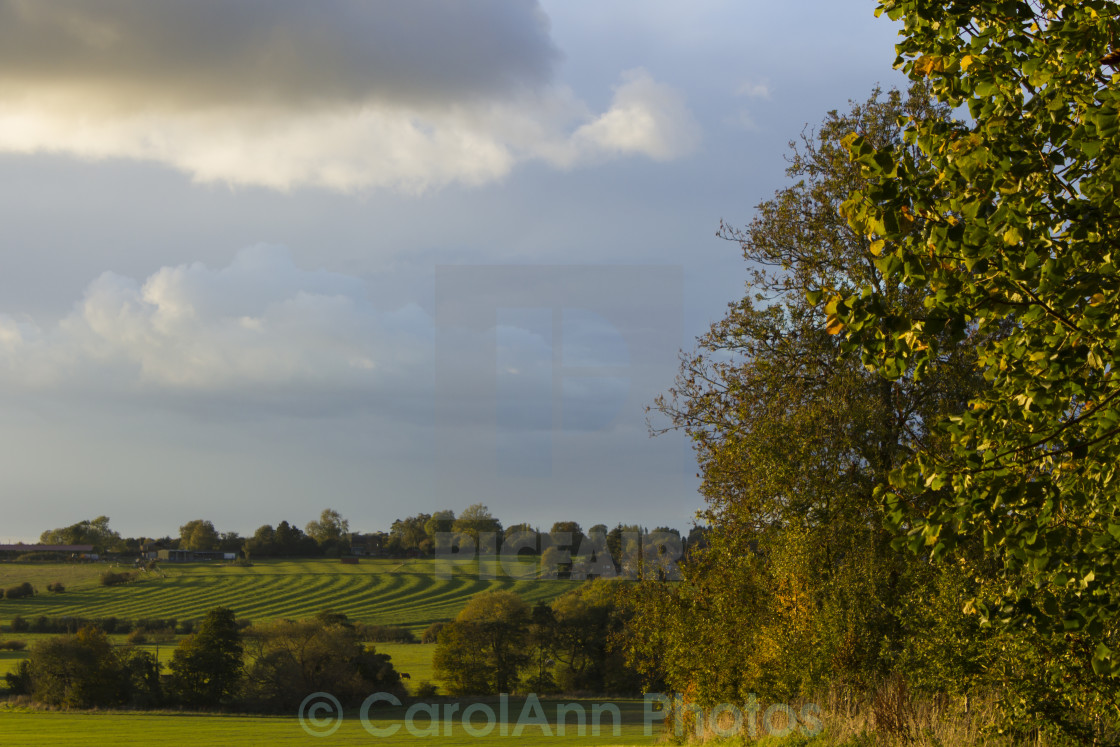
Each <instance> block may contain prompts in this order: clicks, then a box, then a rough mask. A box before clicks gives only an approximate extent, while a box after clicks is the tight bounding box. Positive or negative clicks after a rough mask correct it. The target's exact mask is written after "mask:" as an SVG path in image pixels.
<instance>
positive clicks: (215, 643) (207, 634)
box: [171, 607, 244, 706]
mask: <svg viewBox="0 0 1120 747" xmlns="http://www.w3.org/2000/svg"><path fill="white" fill-rule="evenodd" d="M243 651H244V646H243V644H242V641H241V631H240V629H239V628H238V626H237V621H236V619H235V617H234V613H233V610H231V609H229V608H228V607H215V608H214V609H212V610H210V611H209V612H207V613H206V617H205V618H203V620H202V622H201V623H200V624H199V626H198V631H197V632H196V633H194V634H193V635H190V636H188V637H186V638H184V639H183V640H182V641H181V642H180V643H179V646H178V647H177V648H176V649H175V653H174V655H173V656H172V659H171V672H172V682H173V685H174V689H175V692H176V694H177V695H178V696H179V698H180V699H181V700H182V701H183V702H184V703H186V704H187V705H191V706H216V705H223V704H225V703H229V702H231V701H232V700H234V699H235V698H236V696H237V694H238V692H239V688H240V686H241V678H242V675H243V673H244V662H243V661H242V654H243Z"/></svg>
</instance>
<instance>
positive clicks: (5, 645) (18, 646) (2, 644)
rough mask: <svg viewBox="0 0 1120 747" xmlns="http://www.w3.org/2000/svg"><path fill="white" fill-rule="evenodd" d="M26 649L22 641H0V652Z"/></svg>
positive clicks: (25, 644)
mask: <svg viewBox="0 0 1120 747" xmlns="http://www.w3.org/2000/svg"><path fill="white" fill-rule="evenodd" d="M25 648H27V643H26V642H24V641H0V651H23V650H24V649H25Z"/></svg>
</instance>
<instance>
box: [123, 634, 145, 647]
mask: <svg viewBox="0 0 1120 747" xmlns="http://www.w3.org/2000/svg"><path fill="white" fill-rule="evenodd" d="M126 640H127V641H128V644H129V645H130V646H139V645H140V644H142V643H147V642H148V636H146V635H144V633H143V632H141V631H139V630H134V631H132V632H131V633H129V634H128V638H127V639H126Z"/></svg>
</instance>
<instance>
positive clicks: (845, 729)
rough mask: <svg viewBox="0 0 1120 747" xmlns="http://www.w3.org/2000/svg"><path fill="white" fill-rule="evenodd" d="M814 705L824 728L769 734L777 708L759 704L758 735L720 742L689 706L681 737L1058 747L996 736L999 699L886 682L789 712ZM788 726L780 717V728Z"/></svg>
mask: <svg viewBox="0 0 1120 747" xmlns="http://www.w3.org/2000/svg"><path fill="white" fill-rule="evenodd" d="M811 704H815V705H817V706H819V709H820V710H819V715H818V716H817V718H819V723H817V724H813V723H812V722H810V723H808V725H806V722H804V721H803V722H801V723H799V724H798V728H797V729H796V730H794V731H793V733H791V734H789V735H786V736H775V735H767V734H766V729H765V726H764V722H763V713H764V712H765V711H766V709H767V708H768V707H769V706H770V705H772V704H771V703H767V702H761V703H759V706H758V709H757V710H756V720H755V724H754V729H753V734H752V733H751V729H750V726H749V723H744V724H743V726H742V727H741V729H740V731H739V736H736V737H730V738H729V737H727V736H723V737H721V736H720V735H718V734H717V733H716V732H715V730H713V729H712V728H710V725H708V726H707V727H706V728H704V729H703V734H702V735H701V736H699V737H697V736H696V735H695V731H693V729H694V728H695V724H696V721H695V720H694V719H691V718H689V711H688V707H687V706H686V707H685V709H683V710H682V714H683V718H684V723H685V724H686V726H685V727H684V728H683V729H682V730H681V732H682V736H683V737H684V739H685V742H686V743H707V744H710V745H713V747H714V746H715V745H720V746H721V747H722V746H724V745H726V746H727V747H731V746H732V745H743V746H744V747H745V746H746V745H751V747H756V746H757V747H794V746H795V745H796V746H798V747H800V746H801V745H804V746H805V747H980V746H981V745H983V746H984V747H1018V746H1020V745H1024V744H1027V745H1031V747H1052V746H1053V744H1055V743H1051V742H1049V741H1047V740H1043V739H1041V738H1038V737H1034V738H1031V739H1030V740H1029V741H1027V742H1024V740H1023V739H1022V737H1019V738H1012V737H1000V736H998V735H997V734H996V733H995V732H994V726H995V724H996V722H997V717H998V713H997V708H996V701H995V698H994V697H979V698H972V699H971V700H970V701H967V702H966V701H965V699H964V698H959V697H958V698H951V697H948V696H927V695H915V694H913V693H912V692H910V690H909V689H908V688H907V686H906V683H905V681H903V680H902V679H901V678H892V679H890V680H888V681H886V682H884V683H883V684H882V686H881V687H880V688H879V689H878V690H877V691H876V692H875V693H873V694H872V695H871V696H867V695H866V694H864V695H856V694H853V693H851V692H850V691H841V690H832V691H829V692H825V693H821V694H820V695H818V696H817V697H816V698H807V699H805V700H798V701H795V702H791V703H789V706H790V708H791V709H792V711H793V712H794V713H796V714H803V713H805V711H804V710H803V709H804V708H805V707H806V706H810V711H812V708H811ZM743 710H744V712H745V711H746V710H747V709H746V708H744V709H743ZM725 716H726V714H725ZM748 722H749V718H748ZM784 725H785V724H784V721H783V719H782V718H781V717H779V718H778V719H777V723H776V728H778V729H781V728H782V727H783V726H784ZM716 726H717V727H720V728H722V729H723V730H724V731H725V734H726V733H727V729H728V727H729V726H731V719H730V717H725V718H723V719H721V720H720V722H718V723H717V724H716ZM807 726H808V728H807ZM814 726H815V727H817V728H813V727H814ZM689 737H691V739H689ZM1062 744H1065V742H1062Z"/></svg>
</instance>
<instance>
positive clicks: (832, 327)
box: [824, 314, 844, 335]
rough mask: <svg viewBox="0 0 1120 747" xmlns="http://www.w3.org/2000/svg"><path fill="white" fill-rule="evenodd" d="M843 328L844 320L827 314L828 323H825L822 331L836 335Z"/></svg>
mask: <svg viewBox="0 0 1120 747" xmlns="http://www.w3.org/2000/svg"><path fill="white" fill-rule="evenodd" d="M843 330H844V322H842V321H840V320H839V319H838V318H837V317H836V316H835V315H834V314H829V315H828V324H827V325H825V328H824V331H825V332H828V334H830V335H838V334H840V333H841V332H842V331H843Z"/></svg>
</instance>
